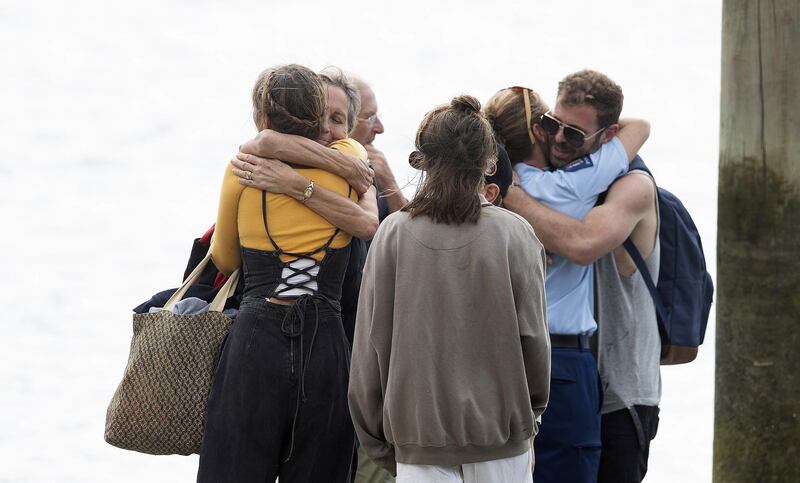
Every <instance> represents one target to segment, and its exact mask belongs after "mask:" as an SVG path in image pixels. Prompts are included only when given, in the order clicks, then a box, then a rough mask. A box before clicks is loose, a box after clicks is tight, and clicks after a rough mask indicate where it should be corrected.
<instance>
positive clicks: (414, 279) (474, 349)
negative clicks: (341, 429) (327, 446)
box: [348, 96, 550, 483]
mask: <svg viewBox="0 0 800 483" xmlns="http://www.w3.org/2000/svg"><path fill="white" fill-rule="evenodd" d="M416 148H417V150H416V151H414V152H413V153H412V154H411V156H410V157H409V161H410V162H411V164H412V165H413V166H415V167H417V168H419V169H421V170H422V171H423V172H424V180H423V182H422V184H421V186H420V188H419V191H418V193H417V196H416V197H415V198H414V200H412V201H411V202H410V203H409V204H408V205H407V206H406V207H405V208H403V209H402V210H401V211H399V212H396V213H394V214H392V215H390V216H389V217H388V218H386V220H385V221H384V223H383V224H382V225H381V226H380V228H379V229H378V233H377V234H376V236H375V238H374V240H373V242H372V247H371V249H370V252H369V255H368V257H367V263H366V267H365V268H364V277H363V280H362V285H361V298H360V300H359V305H358V315H357V318H356V329H355V338H354V342H353V353H352V362H351V367H350V371H351V372H350V386H349V391H348V400H349V403H350V413H351V415H352V418H353V423H354V425H355V429H356V434H357V435H358V439H359V441H360V442H361V445H362V446H363V448H364V449H365V451H366V453H367V455H368V456H369V457H370V458H371V459H372V460H373V461H375V462H376V463H377V464H378V465H380V466H382V467H384V468H386V469H387V470H388V471H390V472H391V473H392V474H397V481H398V482H402V481H416V482H424V481H433V478H434V477H433V476H432V475H434V474H435V475H436V477H435V478H436V481H464V482H471V481H481V482H492V481H497V482H500V481H502V482H504V483H514V482H522V481H526V482H529V481H531V462H532V454H531V445H530V442H531V439H532V438H533V436H534V435H535V434H536V431H537V427H538V423H537V420H538V419H539V416H540V415H541V414H542V412H543V411H544V409H545V407H546V405H547V400H548V395H549V389H550V387H549V379H550V341H549V337H548V333H547V322H546V315H545V310H546V309H545V307H546V302H545V292H544V273H545V253H544V248H543V247H542V244H541V243H540V242H539V240H538V239H537V238H536V235H535V234H534V232H533V229H532V228H531V226H530V225H529V224H528V223H527V222H526V221H525V220H524V219H522V218H521V217H519V216H517V215H515V214H513V213H511V212H509V211H506V210H504V209H502V208H498V207H496V206H493V205H491V204H490V203H488V202H486V200H485V198H483V196H481V195H480V190H481V187H482V183H483V175H484V172H486V171H487V170H489V171H491V169H492V167H493V166H492V164H493V163H494V162H495V159H494V156H495V154H494V153H495V151H496V144H495V140H494V135H493V133H492V129H491V127H490V125H489V124H488V122H487V121H486V119H485V118H484V117H483V115H482V114H481V113H480V103H479V102H478V101H477V100H476V99H475V98H473V97H470V96H460V97H456V98H454V99H453V100H452V101H451V102H450V103H449V104H445V105H442V106H439V107H437V108H436V109H434V110H433V111H431V112H429V113H428V114H427V115H426V116H425V118H424V119H423V121H422V124H421V125H420V128H419V130H418V131H417V138H416ZM444 474H446V475H449V477H450V478H451V479H444V480H443V479H442V475H444Z"/></svg>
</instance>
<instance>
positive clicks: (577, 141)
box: [541, 111, 606, 148]
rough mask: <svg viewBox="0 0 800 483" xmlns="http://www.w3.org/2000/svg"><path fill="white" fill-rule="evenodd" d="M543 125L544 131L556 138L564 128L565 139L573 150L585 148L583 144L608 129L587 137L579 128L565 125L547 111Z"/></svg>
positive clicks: (543, 118) (599, 130)
mask: <svg viewBox="0 0 800 483" xmlns="http://www.w3.org/2000/svg"><path fill="white" fill-rule="evenodd" d="M541 124H542V129H544V131H545V132H546V133H547V134H549V135H551V136H555V135H556V134H558V130H559V129H561V128H562V127H563V128H564V139H566V140H567V144H569V145H570V146H572V147H573V148H579V147H581V146H583V143H585V142H586V141H588V140H589V139H591V138H593V137H595V136H597V135H598V134H600V133H601V132H603V131H605V130H606V128H604V127H603V128H600V129H598V130H597V131H595V132H594V133H593V134H590V135H588V136H587V135H586V133H585V132H583V131H582V130H580V129H578V128H577V127H573V126H570V125H569V124H565V123H563V122H561V121H559V120H558V119H556V118H555V117H553V115H552V114H550V111H547V112H545V113H544V114H542V120H541Z"/></svg>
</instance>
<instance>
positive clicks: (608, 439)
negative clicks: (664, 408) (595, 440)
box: [597, 406, 659, 483]
mask: <svg viewBox="0 0 800 483" xmlns="http://www.w3.org/2000/svg"><path fill="white" fill-rule="evenodd" d="M658 411H659V410H658V407H656V406H633V407H630V408H626V409H620V410H619V411H614V412H612V413H608V414H604V415H603V417H602V422H601V425H600V438H601V440H602V442H603V451H602V453H601V454H600V471H599V473H598V478H597V481H598V483H640V482H641V481H642V480H643V479H644V475H645V474H646V473H647V459H648V457H649V456H650V441H652V440H653V438H655V437H656V432H657V431H658Z"/></svg>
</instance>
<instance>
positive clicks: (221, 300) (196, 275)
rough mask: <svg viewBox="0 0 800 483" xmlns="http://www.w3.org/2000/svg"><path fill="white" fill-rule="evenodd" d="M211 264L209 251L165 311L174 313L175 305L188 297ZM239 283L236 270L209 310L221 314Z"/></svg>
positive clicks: (167, 304)
mask: <svg viewBox="0 0 800 483" xmlns="http://www.w3.org/2000/svg"><path fill="white" fill-rule="evenodd" d="M209 262H211V250H209V251H208V253H207V254H206V256H205V257H204V258H203V259H202V260H201V261H200V263H198V264H197V267H195V269H194V270H192V273H190V274H189V276H188V277H186V280H184V281H183V283H182V284H181V286H180V287H179V288H178V290H176V291H175V293H173V294H172V296H171V297H170V298H169V300H167V303H165V304H164V310H169V311H172V309H173V308H174V307H175V304H176V303H178V302H179V301H180V300H181V299H183V297H184V296H185V295H186V292H188V291H189V287H191V286H192V285H194V284H195V283H197V281H198V280H199V279H200V275H202V274H203V270H205V268H206V266H208V264H209ZM238 282H239V269H236V271H234V272H233V273H232V274H231V275H230V277H228V280H227V281H226V282H225V285H223V286H222V288H220V289H219V292H218V293H217V295H216V297H214V300H212V301H211V304H210V305H209V308H208V310H213V311H216V312H221V311H222V309H223V308H224V307H225V301H226V300H227V299H228V297H230V296H231V295H232V294H233V292H234V291H235V290H236V285H237V284H238Z"/></svg>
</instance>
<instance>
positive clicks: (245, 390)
mask: <svg viewBox="0 0 800 483" xmlns="http://www.w3.org/2000/svg"><path fill="white" fill-rule="evenodd" d="M306 302H307V303H305V304H298V305H302V306H298V307H293V306H283V305H276V304H272V303H269V302H267V301H266V300H265V299H264V298H255V297H246V298H245V299H244V301H243V302H242V305H241V308H240V311H239V315H238V317H237V319H236V321H235V322H234V324H233V327H232V328H231V332H230V333H229V334H228V340H227V341H226V343H225V346H224V347H223V350H222V355H221V356H220V362H219V366H218V368H217V371H216V374H215V377H214V383H213V385H212V388H211V394H210V396H209V400H208V411H207V420H206V428H205V436H204V439H203V446H202V449H201V451H200V467H199V470H198V474H197V481H198V482H209V483H211V482H213V483H219V482H237V483H244V482H258V483H264V482H273V481H275V478H276V477H280V481H281V483H292V482H312V483H313V482H347V481H350V478H351V472H350V466H351V464H352V461H353V452H354V448H355V435H354V432H353V425H352V422H351V420H350V413H349V411H348V407H347V383H348V376H349V363H350V361H349V359H350V347H349V344H348V342H347V339H346V337H345V334H344V330H343V328H342V321H341V318H340V316H339V314H338V311H337V310H336V309H334V308H333V307H331V306H330V305H329V304H327V303H326V302H325V301H324V300H318V299H309V300H307V301H306Z"/></svg>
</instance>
